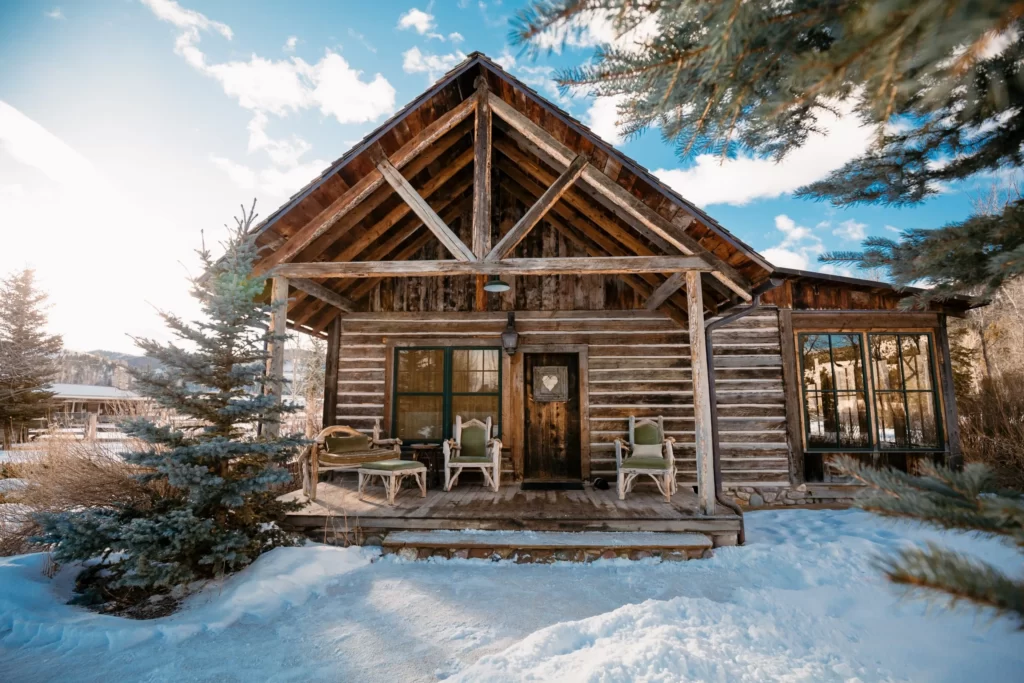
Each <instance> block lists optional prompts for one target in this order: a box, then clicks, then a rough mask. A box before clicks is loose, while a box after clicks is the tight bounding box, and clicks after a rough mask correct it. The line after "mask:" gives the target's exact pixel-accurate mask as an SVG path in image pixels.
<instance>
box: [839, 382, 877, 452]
mask: <svg viewBox="0 0 1024 683" xmlns="http://www.w3.org/2000/svg"><path fill="white" fill-rule="evenodd" d="M836 412H837V414H838V423H839V445H840V446H845V447H848V448H865V447H867V446H868V445H870V440H869V438H868V435H869V433H870V432H869V429H870V428H869V426H868V405H867V401H865V400H864V394H855V393H852V392H850V393H841V394H839V395H838V404H837V406H836Z"/></svg>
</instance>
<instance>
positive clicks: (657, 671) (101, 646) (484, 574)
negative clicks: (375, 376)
mask: <svg viewBox="0 0 1024 683" xmlns="http://www.w3.org/2000/svg"><path fill="white" fill-rule="evenodd" d="M747 530H748V545H747V546H744V547H737V548H720V549H718V550H716V551H715V557H713V558H712V559H708V560H692V561H689V562H678V563H673V562H664V563H657V562H654V561H651V560H644V561H640V562H629V561H625V560H606V561H605V560H602V561H598V562H595V563H593V564H589V565H581V564H570V563H559V564H554V565H516V564H513V563H510V562H497V563H492V562H488V561H484V560H448V561H445V560H430V561H425V562H422V561H421V562H406V561H403V560H400V559H398V558H397V557H394V556H388V557H384V558H381V557H379V556H378V554H377V552H376V551H373V550H370V549H358V548H356V549H340V548H332V547H328V546H320V545H309V546H306V547H302V548H281V549H278V550H275V551H273V552H271V553H268V554H267V555H265V556H264V557H261V558H260V559H259V560H258V561H257V562H256V563H254V565H253V566H252V567H250V568H249V569H247V570H245V571H244V572H241V573H240V574H238V575H236V576H234V577H231V578H230V579H228V580H227V581H225V582H224V583H223V585H216V586H208V587H207V588H206V589H204V591H202V592H201V593H200V594H198V595H196V596H194V597H193V598H191V599H190V600H189V601H188V604H187V605H186V606H185V607H184V608H183V609H182V610H181V611H180V612H178V613H177V614H175V615H172V616H170V617H165V618H162V619H157V620H153V621H146V622H133V621H128V620H124V619H119V618H115V617H110V616H104V615H98V614H94V613H92V612H89V611H86V610H84V609H81V608H77V607H72V606H68V605H66V604H64V601H65V600H66V599H67V596H68V595H69V587H70V581H71V577H72V574H71V572H70V571H63V572H61V573H60V574H58V576H57V577H56V579H55V580H53V581H50V580H48V579H46V578H45V577H44V576H43V575H42V574H41V570H42V568H43V565H44V558H43V557H42V556H40V555H26V556H20V557H14V558H6V559H0V680H3V681H8V680H10V681H26V682H32V681H50V680H61V679H64V680H75V681H80V680H85V681H104V682H106V681H111V680H146V681H178V680H199V681H246V680H289V681H291V680H295V681H299V680H301V681H339V680H350V681H357V680H358V681H375V680H380V681H398V680H401V681H428V680H438V679H445V678H449V679H452V680H459V681H521V680H524V681H538V680H558V681H602V682H604V681H609V682H610V681H680V680H700V681H776V680H783V681H864V682H868V681H963V680H977V681H986V683H988V682H990V681H995V682H998V681H1013V680H1020V679H1019V676H1020V671H1022V670H1024V648H1022V647H1021V644H1022V642H1024V641H1022V640H1021V639H1022V635H1021V634H1020V632H1018V631H1017V630H1016V629H1015V626H1016V625H1015V623H1013V622H1012V621H1010V620H1008V619H1001V618H992V617H991V616H988V615H983V616H980V617H979V616H977V615H975V614H974V613H973V612H970V611H968V610H957V611H952V612H950V611H947V610H946V609H944V608H941V607H938V606H936V605H935V604H932V603H929V602H927V601H923V600H917V599H904V598H901V594H900V593H899V592H898V591H897V590H896V589H894V588H893V587H891V586H889V585H887V584H886V583H885V582H884V580H883V579H882V578H881V577H880V576H879V575H878V572H877V570H876V569H875V568H874V567H873V564H872V561H873V558H874V557H875V556H876V555H877V554H878V552H879V551H882V552H887V551H892V550H893V549H896V548H898V547H900V546H902V545H903V544H905V543H907V542H912V543H922V542H925V541H929V540H931V541H939V542H941V543H944V544H946V545H949V546H952V547H954V548H956V549H959V550H963V551H967V552H970V553H972V554H974V555H976V556H979V557H982V558H983V559H985V560H987V561H989V562H992V563H994V564H996V565H997V566H1000V567H1003V568H1004V569H1006V570H1008V571H1012V572H1015V573H1016V572H1019V571H1020V558H1019V555H1018V554H1017V552H1016V551H1015V550H1014V549H1013V548H1012V547H1008V546H1006V545H1003V544H1000V543H998V542H996V541H992V540H986V539H978V538H973V537H969V536H966V535H963V534H952V533H943V532H937V531H933V530H927V529H923V528H920V527H917V526H909V525H892V524H888V523H886V522H883V521H881V520H879V519H877V518H874V517H871V516H869V515H867V514H866V513H863V512H859V511H825V510H822V511H816V510H815V511H812V510H785V511H761V512H756V513H751V514H748V515H747Z"/></svg>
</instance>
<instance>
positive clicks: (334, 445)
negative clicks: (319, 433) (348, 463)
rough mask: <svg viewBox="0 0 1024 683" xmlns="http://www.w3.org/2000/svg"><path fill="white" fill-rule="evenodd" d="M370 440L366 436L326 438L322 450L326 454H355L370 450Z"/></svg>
mask: <svg viewBox="0 0 1024 683" xmlns="http://www.w3.org/2000/svg"><path fill="white" fill-rule="evenodd" d="M370 442H371V439H370V437H368V436H362V435H360V436H328V437H327V438H326V439H324V448H325V449H326V450H327V452H328V453H356V452H358V451H368V450H370Z"/></svg>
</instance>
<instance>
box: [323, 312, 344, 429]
mask: <svg viewBox="0 0 1024 683" xmlns="http://www.w3.org/2000/svg"><path fill="white" fill-rule="evenodd" d="M341 325H342V322H341V318H340V317H339V318H335V319H334V320H332V321H331V324H330V325H329V326H328V328H327V358H326V359H325V361H324V362H325V364H326V365H325V370H324V410H323V423H322V424H323V426H324V427H325V428H326V427H331V426H333V425H334V424H335V422H334V420H335V416H337V414H338V375H339V366H340V364H341V363H340V361H339V359H340V356H341Z"/></svg>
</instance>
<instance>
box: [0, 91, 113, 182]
mask: <svg viewBox="0 0 1024 683" xmlns="http://www.w3.org/2000/svg"><path fill="white" fill-rule="evenodd" d="M0 150H2V151H4V152H6V153H7V154H8V155H10V157H11V158H12V159H14V160H15V161H17V162H19V163H21V164H24V165H26V166H31V167H33V168H35V169H36V170H37V171H39V172H41V173H42V174H43V175H44V176H45V177H46V178H48V179H49V180H51V181H53V182H55V183H58V184H60V185H63V186H65V187H83V186H84V187H86V188H87V189H96V188H97V187H98V186H100V185H104V184H105V182H106V181H104V180H103V179H102V177H101V176H100V174H99V173H98V172H97V170H96V168H95V167H94V166H93V165H92V162H90V161H89V160H88V159H86V158H85V157H83V156H82V155H81V154H79V153H78V152H76V151H75V150H73V149H72V148H71V147H69V146H68V145H66V144H65V143H64V141H63V140H61V139H60V138H58V137H57V136H55V135H53V134H51V133H50V132H49V131H47V130H46V129H45V128H43V127H42V126H40V125H39V124H38V123H36V122H35V121H33V120H32V119H30V118H28V117H27V116H25V115H24V114H22V113H21V112H20V111H18V110H17V109H15V108H14V107H12V106H10V105H9V104H7V103H6V102H3V101H0Z"/></svg>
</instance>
